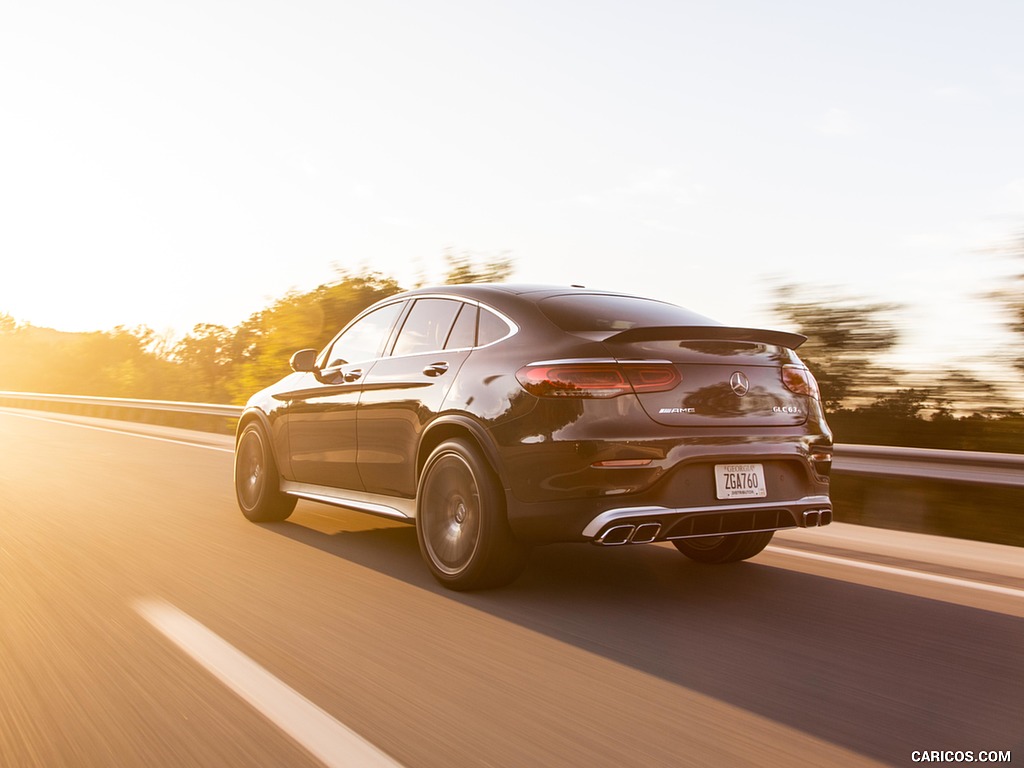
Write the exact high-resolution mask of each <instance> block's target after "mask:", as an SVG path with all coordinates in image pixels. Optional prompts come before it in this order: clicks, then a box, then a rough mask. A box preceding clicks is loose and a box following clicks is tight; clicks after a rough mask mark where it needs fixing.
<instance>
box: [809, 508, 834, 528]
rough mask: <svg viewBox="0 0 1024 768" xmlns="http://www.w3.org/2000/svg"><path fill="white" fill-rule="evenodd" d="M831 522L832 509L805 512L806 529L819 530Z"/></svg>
mask: <svg viewBox="0 0 1024 768" xmlns="http://www.w3.org/2000/svg"><path fill="white" fill-rule="evenodd" d="M831 522H832V510H831V509H809V510H807V511H806V512H804V528H817V527H819V526H822V525H828V524H829V523H831Z"/></svg>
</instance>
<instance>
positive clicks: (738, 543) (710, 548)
mask: <svg viewBox="0 0 1024 768" xmlns="http://www.w3.org/2000/svg"><path fill="white" fill-rule="evenodd" d="M773 535H775V531H759V532H758V533H734V534H731V535H729V536H702V537H700V538H696V539H675V540H674V541H673V542H672V543H673V544H675V545H676V549H678V550H679V551H680V552H682V553H683V554H684V555H686V556H687V557H688V558H690V559H691V560H696V561H697V562H698V563H712V564H719V563H735V562H738V561H740V560H747V559H748V558H751V557H753V556H754V555H756V554H757V553H758V552H760V551H761V550H762V549H764V548H765V547H767V546H768V542H769V541H771V540H772V536H773Z"/></svg>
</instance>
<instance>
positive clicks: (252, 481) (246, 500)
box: [235, 421, 297, 523]
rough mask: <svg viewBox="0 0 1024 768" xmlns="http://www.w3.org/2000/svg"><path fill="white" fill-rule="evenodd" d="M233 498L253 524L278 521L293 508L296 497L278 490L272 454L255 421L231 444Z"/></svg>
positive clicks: (277, 476) (286, 515)
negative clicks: (235, 444)
mask: <svg viewBox="0 0 1024 768" xmlns="http://www.w3.org/2000/svg"><path fill="white" fill-rule="evenodd" d="M235 497H236V498H237V499H238V506H239V508H240V509H241V510H242V514H243V515H245V516H246V518H248V519H249V520H251V521H253V522H254V523H274V522H279V521H281V520H284V519H286V518H287V517H288V515H290V514H291V513H292V510H293V509H295V503H296V501H297V500H296V498H295V497H294V496H287V495H285V494H283V493H281V485H280V476H279V475H278V473H277V464H276V463H275V462H274V454H273V452H272V451H271V450H270V445H269V443H268V441H267V438H266V433H264V431H263V427H261V426H260V425H259V423H258V422H255V421H254V422H251V423H249V424H247V425H246V426H245V428H244V429H243V430H242V434H241V435H240V436H239V438H238V445H237V446H235Z"/></svg>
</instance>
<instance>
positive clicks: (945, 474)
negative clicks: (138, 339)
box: [0, 391, 1024, 488]
mask: <svg viewBox="0 0 1024 768" xmlns="http://www.w3.org/2000/svg"><path fill="white" fill-rule="evenodd" d="M31 403H36V404H39V403H47V404H64V405H82V406H92V407H99V408H126V409H136V410H149V411H171V412H175V413H184V414H192V415H200V416H223V417H226V418H238V417H239V416H241V415H242V407H241V406H238V405H220V404H214V403H190V402H182V401H175V400H133V399H129V398H121V397H89V396H84V395H55V394H41V393H37V392H8V391H0V404H7V405H9V406H12V407H19V406H20V407H27V408H31V407H32V406H31ZM26 404H28V405H26ZM833 471H835V472H837V473H842V474H851V475H861V476H873V477H908V478H910V477H912V478H922V479H928V480H949V481H955V482H961V483H976V484H979V485H990V486H1003V487H1017V488H1024V454H1013V453H982V452H978V451H947V450H935V449H930V448H899V447H891V446H874V445H851V444H847V443H840V444H838V445H836V450H835V458H834V460H833Z"/></svg>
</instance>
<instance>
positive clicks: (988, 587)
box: [768, 546, 1024, 598]
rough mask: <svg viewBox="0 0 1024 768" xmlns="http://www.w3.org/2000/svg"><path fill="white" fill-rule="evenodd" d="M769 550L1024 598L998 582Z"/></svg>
mask: <svg viewBox="0 0 1024 768" xmlns="http://www.w3.org/2000/svg"><path fill="white" fill-rule="evenodd" d="M768 551H770V552H778V553H780V554H784V555H792V556H793V557H803V558H807V559H808V560H818V561H820V562H823V563H835V564H838V565H847V566H849V567H851V568H861V569H863V570H865V571H875V572H877V573H888V574H891V575H894V576H907V577H909V578H912V579H920V580H922V581H932V582H935V583H936V584H948V585H950V586H956V587H965V588H967V589H976V590H979V591H981V592H994V593H995V594H997V595H1008V596H1009V597H1017V598H1024V589H1014V588H1013V587H1002V586H999V585H998V584H985V583H983V582H980V581H969V580H968V579H958V578H955V577H953V576H941V575H939V574H937V573H926V572H925V571H915V570H911V569H910V568H897V567H896V566H892V565H880V564H879V563H866V562H864V561H862V560H849V559H847V558H845V557H836V556H835V555H822V554H819V553H817V552H806V551H804V550H802V549H789V548H788V547H776V546H771V547H768Z"/></svg>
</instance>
